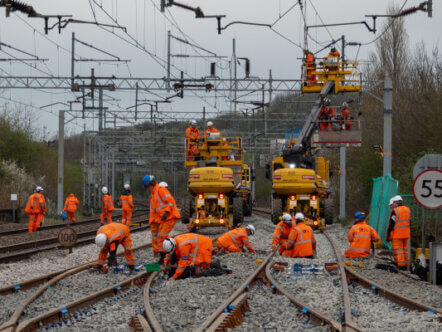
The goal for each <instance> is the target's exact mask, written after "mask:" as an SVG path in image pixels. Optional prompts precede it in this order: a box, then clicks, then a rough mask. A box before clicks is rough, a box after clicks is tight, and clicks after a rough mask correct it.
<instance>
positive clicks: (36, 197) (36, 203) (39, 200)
mask: <svg viewBox="0 0 442 332" xmlns="http://www.w3.org/2000/svg"><path fill="white" fill-rule="evenodd" d="M25 211H26V212H27V213H35V214H43V213H47V212H48V209H47V207H46V200H45V197H44V196H43V194H40V193H34V194H32V195H31V196H29V199H28V203H27V204H26V207H25Z"/></svg>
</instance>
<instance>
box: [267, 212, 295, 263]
mask: <svg viewBox="0 0 442 332" xmlns="http://www.w3.org/2000/svg"><path fill="white" fill-rule="evenodd" d="M295 225H296V224H295V222H294V220H293V217H292V216H291V215H290V214H288V213H284V214H283V215H282V221H280V222H279V223H278V224H277V225H276V227H275V230H274V231H273V240H272V250H276V248H277V246H278V245H279V249H278V251H279V253H280V254H281V255H282V253H283V252H284V250H285V249H284V245H285V244H286V243H287V241H288V240H289V234H290V231H291V230H292V229H293V227H295Z"/></svg>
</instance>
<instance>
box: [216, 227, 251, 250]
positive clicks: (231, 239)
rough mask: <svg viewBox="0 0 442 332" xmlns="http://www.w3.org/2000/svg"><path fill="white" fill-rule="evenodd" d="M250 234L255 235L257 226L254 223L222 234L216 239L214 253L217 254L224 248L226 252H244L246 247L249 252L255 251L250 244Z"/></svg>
mask: <svg viewBox="0 0 442 332" xmlns="http://www.w3.org/2000/svg"><path fill="white" fill-rule="evenodd" d="M249 235H255V227H254V226H253V225H247V226H246V227H239V228H235V229H232V230H230V231H228V232H226V233H224V234H222V235H221V236H220V237H218V239H217V241H216V249H215V251H214V254H215V255H216V254H218V253H219V252H221V251H222V250H224V252H225V253H226V254H228V253H231V252H243V251H244V247H246V248H247V250H248V251H249V252H255V249H254V248H253V247H252V246H251V244H250V241H249Z"/></svg>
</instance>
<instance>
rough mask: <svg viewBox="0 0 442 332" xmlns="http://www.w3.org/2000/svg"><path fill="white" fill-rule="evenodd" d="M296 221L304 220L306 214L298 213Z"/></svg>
mask: <svg viewBox="0 0 442 332" xmlns="http://www.w3.org/2000/svg"><path fill="white" fill-rule="evenodd" d="M295 220H304V213H302V212H298V213H297V214H295Z"/></svg>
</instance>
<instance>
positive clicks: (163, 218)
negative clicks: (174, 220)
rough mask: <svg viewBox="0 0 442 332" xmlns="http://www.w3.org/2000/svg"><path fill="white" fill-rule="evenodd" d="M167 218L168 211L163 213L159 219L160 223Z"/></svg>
mask: <svg viewBox="0 0 442 332" xmlns="http://www.w3.org/2000/svg"><path fill="white" fill-rule="evenodd" d="M168 216H169V211H166V212H164V214H163V216H162V217H161V221H164V220H166V219H167V217H168Z"/></svg>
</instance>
